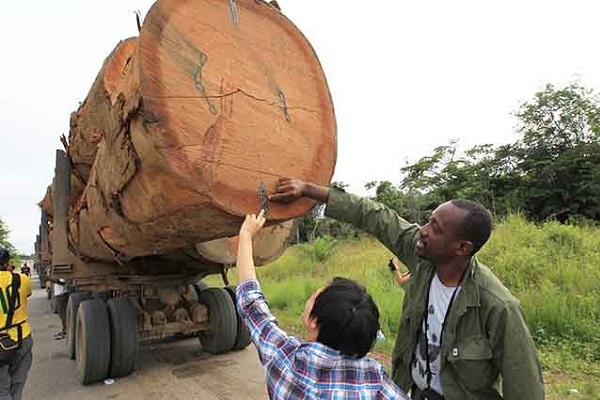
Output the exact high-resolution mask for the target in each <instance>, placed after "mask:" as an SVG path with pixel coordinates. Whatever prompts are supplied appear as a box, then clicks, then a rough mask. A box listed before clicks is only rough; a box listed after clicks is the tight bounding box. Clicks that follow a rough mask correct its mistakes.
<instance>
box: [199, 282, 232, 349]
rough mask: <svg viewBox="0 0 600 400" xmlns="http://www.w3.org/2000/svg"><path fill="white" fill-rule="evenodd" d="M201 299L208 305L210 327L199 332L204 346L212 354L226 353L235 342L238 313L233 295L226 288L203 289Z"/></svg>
mask: <svg viewBox="0 0 600 400" xmlns="http://www.w3.org/2000/svg"><path fill="white" fill-rule="evenodd" d="M200 301H201V302H202V303H203V304H204V305H206V307H208V318H209V323H210V328H209V329H208V330H206V331H202V332H199V333H198V338H199V339H200V342H201V343H202V348H203V349H204V350H205V351H206V352H207V353H210V354H221V353H225V352H227V351H229V350H231V348H232V347H233V345H234V344H235V335H236V333H237V314H236V313H235V307H234V305H233V301H231V296H230V295H229V294H228V293H227V291H226V290H225V289H221V288H209V289H206V290H204V291H202V297H201V298H200Z"/></svg>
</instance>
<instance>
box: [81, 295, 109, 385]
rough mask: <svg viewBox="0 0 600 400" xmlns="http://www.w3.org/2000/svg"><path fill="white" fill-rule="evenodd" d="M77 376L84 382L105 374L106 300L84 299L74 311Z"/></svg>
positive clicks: (107, 343)
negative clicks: (75, 316) (75, 315)
mask: <svg viewBox="0 0 600 400" xmlns="http://www.w3.org/2000/svg"><path fill="white" fill-rule="evenodd" d="M76 335H77V336H76V341H75V342H76V343H75V344H76V347H77V351H76V361H77V377H78V378H79V382H81V383H82V384H84V385H87V384H89V383H93V382H98V381H101V380H103V379H105V378H106V377H107V376H108V369H109V367H110V322H109V319H108V310H107V308H106V303H104V302H103V301H102V300H100V299H93V300H86V301H84V302H83V303H81V305H80V306H79V310H78V311H77V329H76Z"/></svg>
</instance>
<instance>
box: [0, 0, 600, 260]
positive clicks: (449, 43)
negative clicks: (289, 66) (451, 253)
mask: <svg viewBox="0 0 600 400" xmlns="http://www.w3.org/2000/svg"><path fill="white" fill-rule="evenodd" d="M198 1H199V0H198ZM222 1H228V0H222ZM152 3H153V1H149V0H102V1H90V0H85V1H83V0H77V1H76V0H53V1H47V0H33V1H26V2H25V1H5V0H3V1H1V2H0V37H2V57H1V62H0V137H1V141H0V184H1V190H2V194H1V195H0V218H1V219H2V220H3V221H4V222H5V223H6V224H7V225H8V227H9V229H10V230H11V234H10V237H9V239H10V241H11V242H12V243H13V244H14V245H15V246H16V247H17V248H18V249H19V250H21V251H22V252H26V253H30V252H32V251H33V242H34V240H35V235H36V233H37V229H38V223H39V218H40V217H39V210H38V208H37V205H36V204H37V202H38V201H39V200H40V199H41V198H42V197H43V195H44V191H45V188H46V187H47V185H48V184H49V183H50V182H51V180H52V176H53V168H54V156H55V149H56V148H60V147H61V145H60V142H59V140H58V138H59V136H60V134H63V133H64V134H65V135H67V136H68V123H69V116H70V113H71V112H72V111H74V110H76V109H77V107H78V104H79V102H80V101H82V100H83V99H84V98H85V96H86V95H87V92H88V90H89V88H90V86H91V84H92V82H93V80H94V78H95V77H96V74H97V73H98V71H99V69H100V67H101V65H102V62H103V60H104V58H105V57H106V56H107V55H108V54H109V53H110V51H111V50H112V49H113V48H114V47H115V45H116V44H117V43H118V41H119V40H121V39H125V38H127V37H130V36H135V35H136V34H137V28H136V24H135V17H134V14H133V11H134V10H140V11H141V12H142V14H143V15H145V13H146V12H147V11H148V9H149V8H150V6H151V4H152ZM279 3H280V5H281V7H282V9H283V12H284V13H285V14H286V15H287V16H288V17H289V18H290V19H291V20H292V21H293V22H294V23H295V24H296V26H298V27H299V28H300V30H302V32H303V33H304V34H305V36H306V37H307V38H308V40H309V41H310V42H311V44H312V45H313V47H314V49H315V51H316V52H317V55H318V56H319V59H320V61H321V64H322V66H323V68H324V70H325V74H326V76H327V79H328V83H329V87H330V90H331V94H332V97H333V101H334V105H335V111H336V117H337V123H338V160H337V166H336V172H335V175H334V180H339V181H344V182H346V183H349V184H350V185H351V186H350V190H351V191H354V192H357V193H363V185H364V184H365V183H366V182H368V181H371V180H391V181H393V182H395V183H397V182H399V180H400V174H399V169H400V167H401V166H402V165H404V163H405V160H407V159H408V160H409V161H415V160H416V159H418V158H420V157H422V156H425V155H428V154H430V153H431V151H432V149H433V148H434V147H436V146H438V145H442V144H446V143H448V141H449V140H451V139H458V140H459V144H460V147H461V148H462V149H463V150H464V149H467V148H469V147H471V146H473V145H475V144H483V143H506V142H512V141H514V140H515V139H516V138H517V136H516V134H515V130H514V127H515V124H516V120H515V119H514V118H513V117H512V116H511V113H512V112H514V111H515V110H517V109H518V107H519V105H520V104H521V103H522V102H523V101H526V100H529V99H530V98H532V96H533V94H534V93H535V92H536V91H539V90H540V89H542V88H543V86H544V85H545V84H547V83H552V84H554V85H559V86H560V85H565V84H568V83H570V82H574V81H577V82H580V83H581V84H583V85H584V86H586V87H589V88H593V89H595V90H598V89H599V88H600V52H599V51H598V38H599V37H600V32H599V31H600V26H599V25H598V23H597V17H598V15H599V13H598V11H599V10H598V8H599V6H597V5H596V4H597V2H595V1H578V0H569V1H566V0H565V1H555V2H553V1H547V0H546V1H537V0H536V1H533V0H519V1H516V0H503V1H497V2H493V3H494V5H491V4H492V2H485V1H480V0H471V1H462V0H456V1H452V2H449V1H446V0H430V1H421V2H419V1H403V0H379V1H376V2H363V1H344V2H342V1H340V0H329V1H324V0H294V1H292V0H279Z"/></svg>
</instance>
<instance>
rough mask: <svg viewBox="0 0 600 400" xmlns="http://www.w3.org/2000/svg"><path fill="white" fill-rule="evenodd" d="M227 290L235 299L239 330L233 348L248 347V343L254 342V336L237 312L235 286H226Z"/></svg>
mask: <svg viewBox="0 0 600 400" xmlns="http://www.w3.org/2000/svg"><path fill="white" fill-rule="evenodd" d="M225 290H226V291H227V293H229V295H230V296H231V301H233V305H234V307H235V315H236V316H237V330H236V334H235V343H234V344H233V348H232V350H242V349H245V348H246V347H248V345H249V344H250V343H251V342H252V338H251V337H250V331H249V330H248V327H247V326H246V323H245V322H244V320H243V319H242V317H241V316H240V314H239V313H238V312H237V307H236V301H235V286H225Z"/></svg>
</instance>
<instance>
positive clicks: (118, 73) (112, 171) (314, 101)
mask: <svg viewBox="0 0 600 400" xmlns="http://www.w3.org/2000/svg"><path fill="white" fill-rule="evenodd" d="M335 131H336V126H335V117H334V112H333V105H332V102H331V97H330V94H329V90H328V87H327V83H326V80H325V75H324V73H323V71H322V69H321V66H320V64H319V62H318V59H317V57H316V55H315V53H314V51H313V49H312V48H311V46H310V44H309V43H308V41H307V40H306V39H305V38H304V36H303V35H302V34H301V32H300V31H299V30H298V29H297V28H296V27H295V26H294V25H293V24H292V23H291V22H290V21H289V20H288V19H287V18H285V17H284V16H283V15H282V14H281V13H280V12H279V11H277V10H276V9H275V8H273V7H272V6H270V5H268V4H266V3H264V2H261V1H257V0H237V1H211V0H189V1H176V0H159V1H158V2H157V3H155V4H154V5H153V6H152V8H151V10H150V11H149V13H148V15H147V16H146V19H145V21H144V24H143V26H142V30H141V32H140V37H139V40H136V39H129V40H127V41H124V42H122V43H121V44H120V45H119V46H118V47H117V48H116V49H115V51H114V52H113V53H112V54H111V56H110V57H109V58H108V59H107V61H106V62H105V63H104V66H103V68H102V70H101V71H100V73H99V74H98V78H97V79H96V82H95V83H94V85H93V86H92V89H91V90H90V93H89V94H88V97H87V99H86V101H85V102H84V103H83V104H82V106H81V107H80V109H79V110H78V111H77V113H76V115H75V116H74V117H73V119H72V129H71V135H70V139H71V142H70V144H69V155H70V156H71V160H72V164H73V166H74V174H77V177H78V179H79V180H81V181H86V182H85V183H86V184H87V186H86V187H85V190H84V192H83V194H81V196H80V190H79V191H78V190H75V191H73V185H72V199H73V198H74V197H75V198H77V199H78V202H77V203H76V204H74V203H73V202H71V205H72V207H71V218H70V230H69V235H70V243H71V247H72V249H73V250H74V251H75V252H76V253H77V254H78V255H81V256H86V257H89V258H93V259H100V260H111V259H114V258H116V259H117V260H126V259H130V258H132V257H137V256H145V255H153V254H166V253H168V252H170V251H173V250H175V249H178V248H181V247H183V246H186V245H190V244H193V243H197V242H204V241H208V240H212V239H216V238H222V237H228V236H234V235H235V234H237V231H238V229H239V225H240V223H241V221H242V217H243V215H245V214H246V213H249V212H257V211H258V210H259V208H260V206H261V198H260V197H259V185H261V184H262V185H264V187H265V188H266V190H267V191H272V190H273V189H274V187H275V183H276V180H277V178H278V177H280V176H297V177H300V178H303V179H305V180H308V181H312V182H316V183H318V184H321V185H327V184H329V182H330V180H331V177H332V174H333V169H334V165H335V150H336V134H335ZM313 205H314V203H313V202H310V201H308V200H303V201H299V202H296V203H294V204H291V205H287V206H283V205H280V204H270V205H269V207H270V213H269V215H268V218H269V222H270V223H275V222H281V221H285V220H288V219H291V218H295V217H298V216H301V215H303V214H305V213H306V212H308V211H309V210H310V208H312V206H313Z"/></svg>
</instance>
